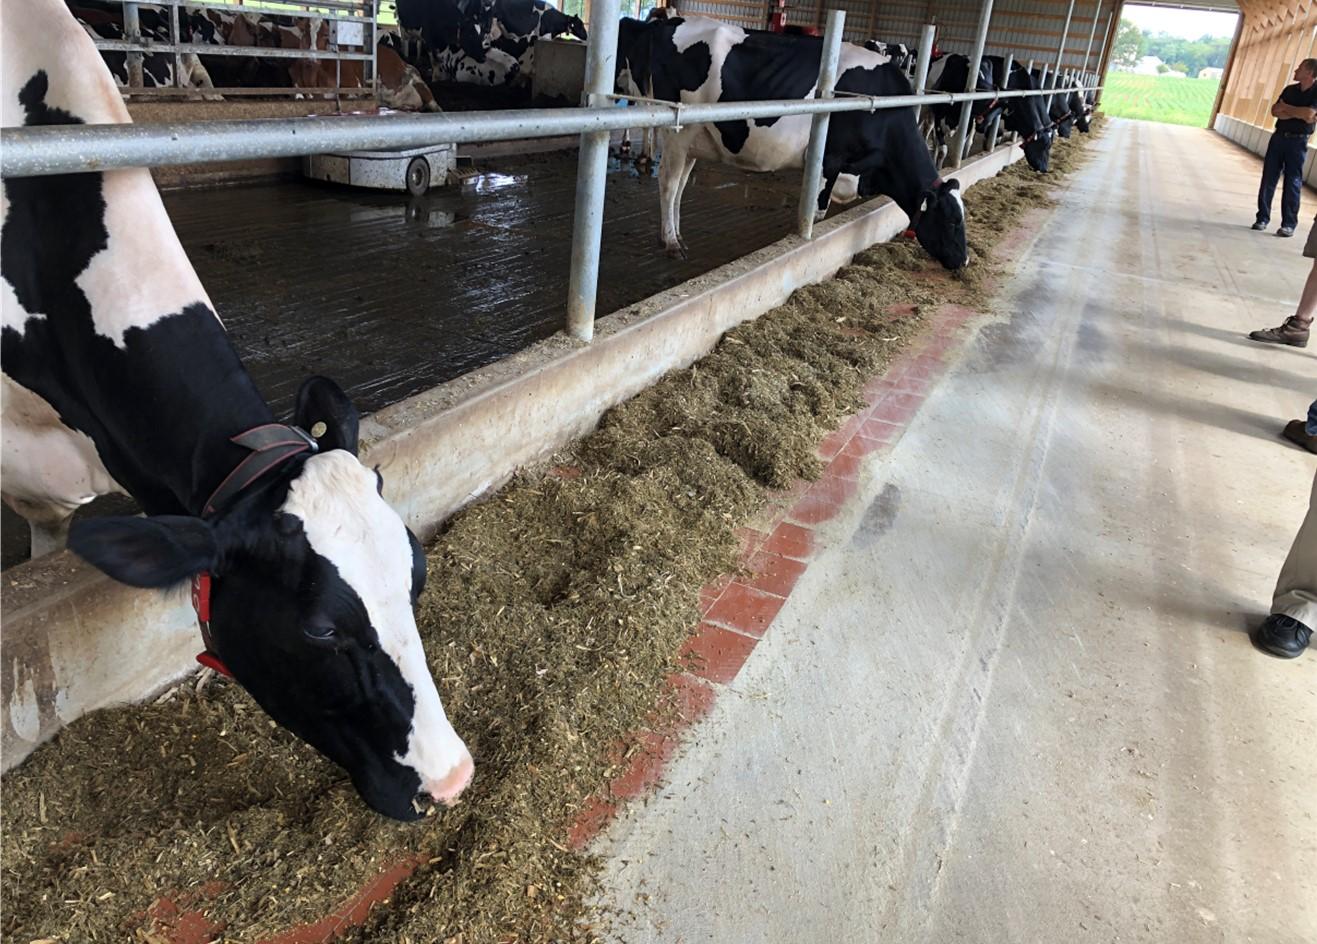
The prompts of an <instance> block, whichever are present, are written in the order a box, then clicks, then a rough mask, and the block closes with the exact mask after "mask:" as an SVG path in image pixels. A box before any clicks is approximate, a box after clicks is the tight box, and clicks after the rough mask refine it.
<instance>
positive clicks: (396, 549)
mask: <svg viewBox="0 0 1317 944" xmlns="http://www.w3.org/2000/svg"><path fill="white" fill-rule="evenodd" d="M295 422H296V423H297V425H298V426H300V427H302V428H303V429H309V430H312V432H313V433H315V432H320V433H321V435H320V436H319V437H318V443H319V451H318V452H316V453H315V454H312V455H310V457H309V458H305V459H302V458H301V457H298V458H296V459H294V460H292V461H291V462H289V463H288V464H286V465H285V466H283V467H281V469H280V470H279V471H278V472H276V473H270V474H267V475H265V476H263V477H262V478H261V479H259V480H258V481H257V483H256V484H255V485H252V486H250V487H248V488H246V489H244V490H243V491H241V492H239V493H238V495H237V497H236V498H235V499H234V500H233V501H232V502H231V503H230V504H229V505H228V506H226V507H224V508H222V509H221V510H220V511H219V512H218V513H217V514H215V515H214V516H213V517H210V518H204V519H203V518H191V517H181V516H160V517H152V518H100V519H91V520H88V521H85V522H81V523H79V524H77V525H76V526H75V527H74V529H73V531H72V533H71V535H70V538H69V546H70V547H71V548H72V549H73V550H74V551H76V552H77V553H78V554H79V555H81V556H82V557H84V558H86V559H87V560H88V561H89V562H91V563H92V564H94V565H95V566H97V567H99V568H100V569H101V570H103V571H104V572H105V573H107V574H108V575H110V576H111V577H113V578H115V579H116V580H119V581H121V582H123V583H126V584H130V585H132V586H136V587H160V588H163V587H170V586H174V585H176V584H178V583H179V582H181V581H183V580H186V579H188V578H189V577H191V576H192V575H194V574H197V573H209V574H210V575H211V591H210V612H209V616H210V634H211V643H212V645H213V648H214V650H215V654H216V655H217V656H218V657H219V658H220V659H221V660H222V661H223V663H224V664H225V665H226V666H227V667H228V669H229V670H230V671H231V672H232V673H233V676H234V678H235V679H237V681H238V682H239V683H241V684H242V686H243V687H244V688H246V689H247V691H248V692H250V693H251V695H252V697H254V698H255V699H256V701H257V702H258V703H259V704H260V705H261V707H262V708H264V709H265V711H267V712H268V713H269V715H270V716H271V717H272V718H274V720H275V721H277V722H278V723H279V724H281V725H283V726H284V727H286V728H288V729H289V730H290V731H292V732H293V733H294V734H296V735H297V736H298V737H300V738H302V739H303V740H305V741H306V742H307V743H309V744H311V745H312V746H313V747H315V748H316V749H317V750H319V751H321V752H322V753H323V754H325V755H326V756H327V757H329V758H330V759H331V760H333V761H335V762H336V763H338V764H340V765H341V766H342V767H344V768H345V769H346V770H347V772H348V774H349V775H350V776H351V778H352V783H353V785H354V786H355V787H356V789H357V792H358V793H359V794H360V795H361V797H362V799H363V800H364V801H365V802H366V803H367V804H369V805H370V806H371V807H372V808H374V809H375V810H377V811H378V812H380V813H382V814H384V815H385V816H390V817H393V818H394V819H402V820H409V819H415V818H417V817H418V816H419V815H420V814H419V813H418V812H417V809H416V807H415V806H414V804H413V800H414V799H415V798H416V797H417V796H418V795H422V796H424V797H425V798H426V799H427V800H434V801H437V802H441V803H451V802H453V801H454V800H456V798H457V796H458V794H460V793H461V792H462V790H463V788H464V787H465V786H466V785H467V783H468V782H469V781H470V779H471V776H472V772H473V764H472V760H471V755H470V754H469V753H468V751H467V748H466V746H465V745H464V744H463V743H462V740H461V739H460V738H459V737H458V736H457V734H456V733H455V732H454V731H453V728H452V726H451V725H450V724H449V722H448V719H447V717H446V716H445V714H444V709H443V705H442V704H441V702H440V700H439V693H438V691H437V690H436V688H435V683H434V679H433V677H432V676H431V674H430V671H429V669H428V667H427V664H426V659H425V652H424V651H423V649H422V646H421V638H420V635H419V633H418V632H417V628H416V620H415V617H414V615H413V612H412V607H413V604H414V603H415V602H416V599H417V597H418V596H419V595H420V593H421V590H422V588H423V587H424V585H425V557H424V555H423V553H422V551H421V547H420V544H419V543H418V542H417V540H416V538H415V536H414V535H412V533H411V532H410V531H409V530H408V529H407V527H406V525H404V524H403V521H402V519H401V518H400V517H399V516H398V514H397V512H395V511H394V510H393V509H392V508H391V507H390V506H389V504H388V503H387V502H386V501H385V500H384V498H383V497H382V495H381V492H382V489H383V479H382V478H381V477H380V475H379V473H378V472H377V471H375V470H372V469H369V468H367V467H366V466H364V465H362V464H361V462H360V461H359V460H358V459H357V413H356V410H355V409H354V408H353V406H352V404H351V403H350V402H349V401H348V398H347V396H346V395H345V394H344V393H343V392H342V391H341V390H340V389H339V388H338V387H337V386H336V385H335V384H333V383H332V382H331V381H328V380H325V379H323V378H312V379H311V380H309V381H307V382H306V383H305V384H304V385H303V387H302V389H301V391H300V392H299V394H298V398H297V409H296V414H295Z"/></svg>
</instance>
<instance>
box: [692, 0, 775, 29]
mask: <svg viewBox="0 0 1317 944" xmlns="http://www.w3.org/2000/svg"><path fill="white" fill-rule="evenodd" d="M673 6H675V7H677V9H678V10H680V11H681V12H682V13H689V14H696V13H698V14H699V15H700V16H711V17H713V18H714V19H715V20H722V21H723V22H724V23H735V24H736V25H737V26H743V27H745V28H746V29H764V28H765V27H767V26H768V4H767V3H765V2H764V0H683V2H679V3H675V4H673Z"/></svg>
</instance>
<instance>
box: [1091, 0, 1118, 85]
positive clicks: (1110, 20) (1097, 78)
mask: <svg viewBox="0 0 1317 944" xmlns="http://www.w3.org/2000/svg"><path fill="white" fill-rule="evenodd" d="M1115 18H1116V11H1115V10H1112V11H1111V12H1110V13H1108V14H1107V27H1106V29H1104V30H1103V31H1102V48H1101V49H1099V50H1098V61H1097V70H1096V71H1095V74H1094V78H1093V87H1094V88H1097V87H1098V86H1099V85H1101V84H1102V68H1103V66H1104V65H1106V63H1107V57H1108V56H1109V55H1110V53H1111V43H1112V40H1113V38H1114V34H1113V33H1112V32H1111V30H1112V29H1113V28H1114V27H1115V25H1116V24H1115ZM1101 101H1102V92H1101V91H1098V92H1097V93H1096V97H1095V99H1094V102H1093V107H1094V108H1097V106H1098V103H1099V102H1101Z"/></svg>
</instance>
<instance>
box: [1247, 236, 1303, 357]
mask: <svg viewBox="0 0 1317 944" xmlns="http://www.w3.org/2000/svg"><path fill="white" fill-rule="evenodd" d="M1303 254H1304V256H1305V257H1307V258H1309V259H1311V260H1312V268H1311V269H1310V270H1308V280H1307V281H1306V282H1304V283H1303V294H1301V295H1300V296H1299V306H1298V307H1297V308H1295V309H1294V314H1292V315H1290V316H1289V317H1288V318H1286V319H1285V321H1284V323H1283V324H1281V326H1280V327H1278V328H1259V329H1258V330H1257V331H1250V332H1249V335H1248V336H1249V337H1250V338H1252V339H1253V340H1254V341H1263V342H1265V343H1267V344H1288V345H1289V346H1290V347H1307V346H1308V334H1309V332H1310V331H1311V329H1312V319H1313V316H1314V315H1317V219H1314V220H1313V221H1312V229H1310V230H1309V231H1308V241H1307V242H1306V243H1304V245H1303Z"/></svg>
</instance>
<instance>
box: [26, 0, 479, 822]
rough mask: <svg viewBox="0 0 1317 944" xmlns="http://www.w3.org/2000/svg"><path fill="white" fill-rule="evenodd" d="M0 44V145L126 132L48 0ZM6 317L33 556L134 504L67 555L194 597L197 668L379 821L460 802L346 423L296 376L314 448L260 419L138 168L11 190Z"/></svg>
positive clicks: (457, 778) (388, 540) (401, 554)
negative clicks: (41, 129)
mask: <svg viewBox="0 0 1317 944" xmlns="http://www.w3.org/2000/svg"><path fill="white" fill-rule="evenodd" d="M0 27H2V28H3V39H2V41H0V43H2V45H0V51H2V52H3V58H2V59H0V77H2V79H3V84H0V88H2V89H3V91H4V101H3V108H2V109H0V117H2V118H3V123H4V125H5V126H6V127H13V126H38V125H69V124H82V123H86V124H113V123H126V122H128V120H129V118H128V113H127V110H126V109H125V108H124V105H123V101H122V99H121V97H120V94H119V91H118V89H117V88H116V87H115V84H114V81H113V79H112V78H111V76H110V73H109V72H108V70H107V69H106V67H105V65H104V63H103V62H102V60H101V57H100V56H99V55H98V54H97V52H96V49H95V48H94V46H93V45H92V42H91V40H90V38H88V36H87V34H86V32H85V31H84V30H83V29H82V28H81V27H80V26H79V25H78V24H77V22H76V21H75V20H74V19H73V17H72V16H71V15H70V14H69V12H68V10H67V8H66V7H65V6H64V5H63V4H62V3H60V2H59V0H5V2H4V5H3V11H2V12H0ZM0 311H2V313H3V331H2V333H0V366H2V367H3V432H4V439H3V446H2V448H0V465H2V468H0V476H2V478H3V494H4V499H5V500H6V501H7V502H8V503H9V504H10V505H11V506H12V507H14V508H15V510H17V511H18V512H19V513H20V514H22V515H24V517H26V518H27V519H28V520H29V521H30V522H31V523H32V524H33V535H34V553H35V552H39V551H40V550H41V549H42V545H43V544H44V546H45V547H46V548H49V547H50V546H51V545H53V544H55V543H57V541H58V540H59V539H60V537H61V536H62V533H63V531H64V530H65V529H67V527H68V522H69V518H70V516H71V515H72V513H73V511H74V510H75V509H76V508H78V507H80V506H81V505H83V504H85V503H87V502H88V501H90V500H92V499H93V498H94V497H96V496H97V495H99V494H104V493H106V492H110V491H122V492H126V493H128V494H130V495H132V496H133V498H135V499H136V500H137V502H138V503H139V504H140V505H141V507H142V508H143V509H144V510H145V511H146V513H147V515H148V517H145V518H141V517H120V518H98V519H92V520H88V521H84V522H80V523H76V524H74V526H73V528H72V530H71V531H70V532H69V545H70V547H71V548H72V549H73V550H74V551H76V552H77V553H78V554H80V555H82V556H83V557H84V558H86V559H87V560H88V561H89V562H90V563H92V564H93V565H95V566H96V567H98V568H100V569H101V570H103V571H104V572H105V573H107V574H108V575H109V576H111V577H113V578H115V579H116V580H119V581H122V582H123V583H126V584H130V585H132V586H136V587H156V588H166V587H174V586H178V585H181V584H183V583H185V582H187V581H188V580H189V579H196V581H197V586H198V587H199V594H198V596H199V599H198V616H199V617H200V618H201V619H202V621H203V623H202V625H203V629H208V634H207V639H206V642H207V648H208V650H210V652H209V657H210V659H211V661H212V662H213V663H217V664H222V665H224V666H226V667H227V669H228V670H230V671H231V673H232V675H233V676H234V678H236V679H237V681H238V682H239V683H241V684H242V686H243V687H244V688H246V689H247V691H248V692H250V693H251V695H252V696H253V697H254V698H255V699H256V701H257V702H258V703H260V705H261V707H262V708H264V709H265V710H266V711H267V712H269V714H270V716H271V717H273V718H274V719H275V720H276V721H277V722H279V723H280V724H282V725H283V726H284V727H286V728H288V729H289V730H291V731H292V732H294V733H295V734H297V735H298V736H299V737H301V738H302V739H303V740H305V741H307V742H308V743H310V744H311V745H312V746H313V747H315V748H317V749H318V750H320V751H321V752H322V753H324V754H325V755H327V756H328V757H329V758H331V759H332V760H334V761H335V762H337V763H338V764H340V765H342V766H343V767H344V768H345V769H346V770H347V772H348V774H349V775H350V776H351V778H352V782H353V785H354V786H355V787H356V789H357V791H358V793H360V795H361V797H362V798H363V799H364V800H365V802H366V803H368V804H369V805H370V806H371V807H373V808H374V809H375V810H377V811H379V812H380V813H383V814H385V815H386V816H391V817H394V818H396V819H414V818H416V817H417V816H418V815H420V814H419V812H418V809H417V807H416V805H415V803H414V801H415V799H416V798H417V796H418V795H420V796H422V797H424V798H425V800H426V801H430V800H433V801H436V802H440V803H451V802H453V801H455V800H456V799H457V797H458V795H459V794H460V793H461V792H462V790H463V789H464V788H465V787H466V785H467V783H468V781H469V780H470V779H471V776H472V772H473V764H472V760H471V755H470V753H469V752H468V751H467V748H466V746H465V745H464V744H463V743H462V740H461V738H459V737H458V736H457V734H456V733H455V732H454V731H453V728H452V726H451V724H450V723H449V721H448V719H447V717H446V716H445V714H444V709H443V705H442V703H441V702H440V699H439V692H438V690H437V689H436V687H435V683H434V679H433V677H432V676H431V674H430V671H429V669H428V667H427V664H426V658H425V653H424V651H423V649H422V645H421V638H420V635H419V633H418V632H417V628H416V621H415V617H414V614H413V610H412V608H413V604H414V603H415V600H416V598H417V596H418V595H419V593H420V592H421V589H422V587H423V586H424V582H425V557H424V555H423V554H422V552H421V548H420V545H419V544H418V543H417V541H416V539H415V537H413V536H412V534H411V533H410V532H409V531H408V529H407V527H406V526H405V525H404V523H403V521H402V519H401V518H399V516H398V515H397V513H396V512H395V511H393V509H392V508H390V507H389V505H388V504H387V503H386V502H385V500H384V498H383V497H382V496H381V494H380V493H381V491H382V488H383V479H382V478H381V476H380V474H379V473H378V472H377V471H374V470H372V469H369V468H367V467H366V466H364V465H362V463H361V462H360V461H359V460H358V458H357V413H356V410H355V409H354V408H353V407H352V404H351V403H350V402H349V401H348V399H347V397H346V396H345V395H344V394H343V392H342V391H341V390H339V388H338V387H337V386H335V385H334V384H333V383H332V382H330V381H328V380H325V379H323V378H311V379H310V380H308V381H306V383H305V384H304V385H303V386H302V389H301V391H300V393H299V395H298V398H297V406H296V411H295V417H294V422H295V424H296V427H300V428H301V429H313V430H316V431H318V432H320V435H319V436H318V437H316V438H315V439H312V438H311V437H310V436H309V435H307V434H304V433H302V432H301V431H300V430H299V429H298V428H296V427H294V426H286V425H283V424H280V423H277V422H275V419H274V417H273V415H272V414H271V411H270V408H269V407H268V406H267V405H266V403H265V401H264V399H262V397H261V396H260V394H259V393H258V391H257V389H256V386H255V384H254V383H253V382H252V379H251V377H250V376H249V375H248V373H247V371H246V370H245V369H244V368H243V366H242V364H241V362H240V361H239V359H238V355H237V352H236V351H235V350H234V348H233V345H232V344H231V343H230V342H229V339H228V336H227V335H226V334H225V331H224V328H223V326H222V325H221V323H220V321H219V319H218V317H216V315H215V312H214V311H213V309H212V307H211V304H210V300H209V299H208V298H207V296H206V292H205V290H204V289H203V288H202V286H201V283H200V281H199V280H198V278H197V274H196V272H195V271H193V269H192V266H191V264H190V263H189V262H188V260H187V257H186V256H185V254H184V252H183V248H182V246H180V245H179V242H178V239H177V237H176V236H175V234H174V230H173V227H172V226H171V224H170V222H169V218H168V216H166V214H165V210H164V205H163V204H162V202H161V200H160V195H159V193H158V191H157V190H156V188H155V185H154V184H153V183H152V180H151V175H150V173H149V172H148V171H146V170H144V169H131V170H115V171H106V172H101V173H86V174H67V175H63V176H50V177H30V178H12V179H7V180H5V181H4V191H3V195H2V196H0ZM39 539H40V540H39ZM205 588H208V592H207V590H206V589H205Z"/></svg>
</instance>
